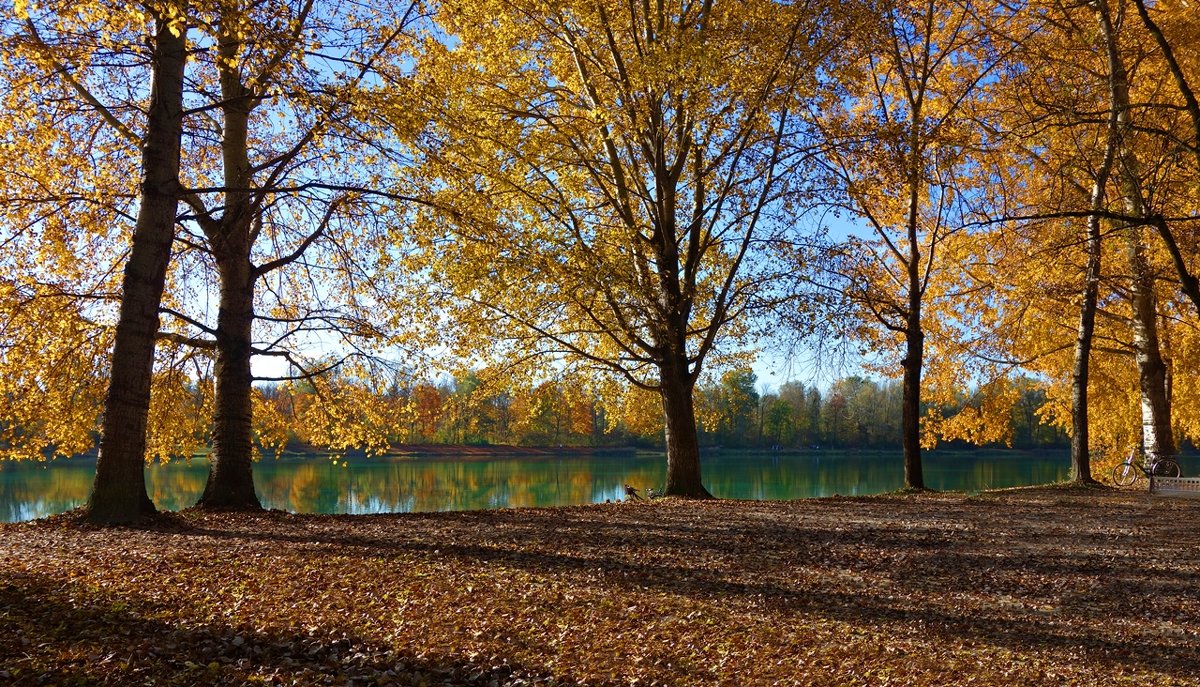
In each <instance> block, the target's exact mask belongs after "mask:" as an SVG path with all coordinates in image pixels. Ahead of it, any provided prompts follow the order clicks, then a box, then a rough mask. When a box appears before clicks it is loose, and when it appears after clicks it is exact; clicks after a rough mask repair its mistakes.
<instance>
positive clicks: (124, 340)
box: [85, 19, 187, 523]
mask: <svg viewBox="0 0 1200 687" xmlns="http://www.w3.org/2000/svg"><path fill="white" fill-rule="evenodd" d="M172 28H173V29H174V32H173V31H172ZM172 28H168V24H167V22H166V21H164V20H162V19H158V20H157V21H156V27H155V44H154V58H153V67H152V77H151V79H152V81H151V94H150V107H149V110H148V112H147V120H146V138H145V146H144V148H143V149H142V172H143V179H142V189H141V193H142V197H141V206H140V207H139V208H138V215H137V223H136V225H135V228H134V234H133V245H132V248H131V250H130V255H129V262H127V263H126V265H125V274H124V278H123V282H122V289H123V290H122V294H121V311H120V315H119V319H118V320H117V330H116V340H115V342H114V345H113V354H112V365H111V367H110V372H109V386H108V395H107V397H106V398H105V403H104V424H103V428H102V431H103V435H102V437H101V440H100V455H99V457H98V458H97V460H96V479H95V482H94V483H93V485H92V494H91V498H90V499H89V500H88V504H87V506H86V510H85V517H86V519H87V520H89V521H91V522H97V523H121V522H132V521H134V520H137V519H138V518H139V517H142V516H144V515H147V514H153V513H154V512H155V509H154V504H153V502H151V500H150V497H149V496H148V495H147V494H146V477H145V460H146V424H147V417H148V414H149V409H150V379H151V373H152V371H153V368H154V341H155V335H156V334H157V332H158V308H159V304H160V302H161V300H162V293H163V288H164V285H165V282H166V274H167V266H168V264H169V263H170V260H171V243H172V241H173V240H174V237H175V216H176V211H177V206H178V203H179V193H180V190H179V159H180V141H181V138H182V134H183V78H184V68H185V64H186V60H187V52H186V42H187V41H186V34H187V28H186V26H184V25H180V24H176V25H175V26H174V27H172ZM176 32H177V34H178V35H176Z"/></svg>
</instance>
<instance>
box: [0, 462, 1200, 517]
mask: <svg viewBox="0 0 1200 687" xmlns="http://www.w3.org/2000/svg"><path fill="white" fill-rule="evenodd" d="M665 462H666V461H665V460H664V459H663V457H662V456H661V455H654V454H639V455H637V456H633V455H629V454H626V455H615V456H601V457H571V458H497V459H490V460H480V459H476V458H472V459H469V460H455V459H444V458H438V459H428V458H422V459H413V458H405V457H400V458H373V459H366V458H357V459H353V458H352V459H349V460H345V459H339V460H338V461H337V462H336V463H335V462H334V461H333V460H330V459H329V458H326V457H311V458H307V459H299V458H285V459H282V460H276V459H272V458H266V459H264V460H262V461H261V462H259V463H256V464H255V466H254V470H255V475H254V477H255V485H256V487H257V489H258V494H259V498H260V499H261V500H262V502H263V505H264V506H266V507H267V508H277V509H280V510H287V511H292V512H300V513H358V514H361V513H381V512H414V511H445V510H474V509H481V508H504V507H530V506H553V505H569V504H580V503H603V502H604V501H605V500H612V501H618V500H622V499H624V498H625V490H624V485H625V484H631V485H633V486H634V487H637V488H638V490H639V491H640V492H641V493H642V494H643V495H645V493H646V491H647V490H648V489H649V488H651V487H653V488H661V487H662V484H663V481H664V479H665V472H666V466H665ZM1190 462H1197V463H1200V460H1195V459H1192V460H1188V459H1185V460H1184V461H1183V463H1184V474H1196V469H1197V468H1200V465H1190V464H1189V463H1190ZM1068 468H1069V466H1068V461H1067V454H1066V451H1065V450H1064V451H1059V452H1054V453H1048V454H1040V455H1039V454H1029V453H1018V452H999V451H978V452H939V451H935V452H933V453H930V454H927V456H926V459H925V476H926V482H927V483H928V485H929V486H930V487H932V488H934V489H943V490H966V491H979V490H981V489H994V488H1002V487H1011V486H1019V485H1025V484H1040V483H1046V482H1055V481H1060V480H1063V479H1066V477H1067V473H1068ZM702 472H703V475H704V483H705V485H706V486H707V487H708V489H709V491H711V492H712V493H713V494H714V495H715V496H719V497H723V498H738V499H759V500H772V499H793V498H805V497H814V496H830V495H833V494H841V495H846V496H850V495H865V494H878V493H881V492H885V491H891V490H893V489H898V488H899V487H900V486H901V484H902V482H903V466H902V462H901V458H900V453H899V451H896V452H871V453H854V452H833V451H822V452H806V453H799V454H778V453H756V454H745V453H736V454H735V453H728V452H726V453H713V454H708V455H705V456H704V459H703V468H702ZM94 474H95V464H94V462H92V461H88V460H83V459H71V460H65V461H54V462H51V463H48V464H47V463H0V521H8V522H12V521H17V520H29V519H33V518H37V517H44V516H46V515H52V514H54V513H61V512H63V511H65V510H69V509H71V508H74V507H76V506H79V505H82V504H83V503H84V502H85V501H86V499H87V495H88V491H89V490H90V489H91V484H92V478H93V477H94ZM207 474H208V465H207V463H206V462H205V461H204V460H202V459H196V460H193V461H191V462H190V463H188V462H184V461H179V462H175V463H171V464H168V465H152V466H150V467H148V468H147V469H146V479H147V488H148V490H149V492H150V496H151V498H152V499H153V500H154V502H155V504H156V505H158V507H159V508H161V509H164V510H180V509H182V508H187V507H188V506H191V505H192V504H194V503H195V502H196V499H198V498H199V496H200V492H201V491H202V490H203V488H204V482H205V479H206V478H207Z"/></svg>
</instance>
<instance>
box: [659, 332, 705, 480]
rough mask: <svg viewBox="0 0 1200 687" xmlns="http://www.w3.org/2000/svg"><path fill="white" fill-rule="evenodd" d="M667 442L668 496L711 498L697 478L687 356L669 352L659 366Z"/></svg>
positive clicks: (696, 444)
mask: <svg viewBox="0 0 1200 687" xmlns="http://www.w3.org/2000/svg"><path fill="white" fill-rule="evenodd" d="M659 373H660V382H661V387H660V390H659V393H660V395H661V397H662V406H663V418H664V420H665V425H666V444H667V485H666V488H665V490H664V491H665V493H666V494H667V496H686V497H689V498H711V497H712V494H710V493H708V490H707V489H705V488H704V484H703V483H702V482H701V481H700V441H699V439H698V437H697V434H696V410H695V406H694V404H693V401H692V391H693V388H694V386H695V385H694V382H693V379H692V375H691V374H690V372H689V370H688V363H687V358H686V356H684V355H682V354H675V355H668V356H667V358H666V359H665V360H664V361H663V362H662V364H661V365H660V366H659Z"/></svg>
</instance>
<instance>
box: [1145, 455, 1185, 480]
mask: <svg viewBox="0 0 1200 687" xmlns="http://www.w3.org/2000/svg"><path fill="white" fill-rule="evenodd" d="M1150 470H1151V472H1152V473H1153V474H1154V476H1155V477H1178V476H1180V475H1182V474H1183V470H1181V469H1180V468H1179V463H1176V462H1175V461H1174V460H1173V459H1171V458H1163V459H1162V460H1160V461H1158V462H1157V463H1155V464H1154V467H1152V468H1150Z"/></svg>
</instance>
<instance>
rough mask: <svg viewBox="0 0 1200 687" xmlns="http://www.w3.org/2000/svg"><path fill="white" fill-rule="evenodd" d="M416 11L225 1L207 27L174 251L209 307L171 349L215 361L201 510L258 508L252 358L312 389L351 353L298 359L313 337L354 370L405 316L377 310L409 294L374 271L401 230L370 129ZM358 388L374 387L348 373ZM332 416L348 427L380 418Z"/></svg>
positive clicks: (333, 395)
mask: <svg viewBox="0 0 1200 687" xmlns="http://www.w3.org/2000/svg"><path fill="white" fill-rule="evenodd" d="M415 9H416V8H415V5H411V4H410V5H407V6H404V7H400V8H399V9H398V10H397V11H396V13H394V14H393V13H392V11H391V9H389V10H387V11H384V10H380V11H379V12H376V13H368V14H367V15H365V16H361V17H360V16H356V15H355V14H354V10H353V8H349V7H343V6H339V5H335V4H333V3H324V2H317V0H298V1H295V2H290V1H287V0H281V1H280V2H266V3H245V2H240V1H238V0H223V1H222V2H219V3H217V4H216V6H215V10H214V15H213V17H212V18H211V21H209V22H207V23H205V24H204V25H203V26H202V27H201V29H202V33H203V35H204V40H205V41H207V42H208V43H210V44H211V49H208V50H206V51H204V52H203V53H202V55H201V56H199V57H198V58H197V60H196V69H195V73H194V75H193V77H192V78H193V88H192V91H191V93H192V97H193V98H195V99H196V100H197V101H198V102H197V105H196V110H197V112H198V113H203V115H204V116H197V117H196V118H195V119H194V122H193V124H192V126H190V127H189V129H188V132H187V133H188V135H187V138H186V140H185V143H186V146H187V151H188V158H187V161H188V168H187V169H186V170H185V172H186V173H185V179H186V181H187V183H188V185H189V189H188V193H186V195H185V196H184V200H185V202H186V203H187V205H188V207H189V210H190V213H189V215H188V217H187V218H186V220H187V221H186V223H185V228H187V230H188V231H187V233H186V234H185V236H184V237H183V238H182V239H181V241H182V242H183V243H184V244H185V245H186V246H187V247H188V248H189V250H188V251H187V253H186V254H185V255H182V256H181V259H180V263H181V265H180V268H179V273H180V277H179V281H180V282H181V286H182V285H184V284H187V283H189V282H190V283H196V282H199V283H201V284H204V285H205V287H204V288H205V289H208V290H210V292H211V295H212V300H215V302H216V308H215V312H212V311H211V309H206V308H204V307H203V303H204V302H206V300H200V299H195V298H179V299H177V300H176V301H173V302H172V304H171V305H172V307H170V308H168V310H167V312H169V314H170V315H171V316H172V329H171V334H172V336H173V337H174V338H175V339H176V340H181V341H185V342H187V343H190V344H192V345H194V346H196V347H198V348H200V349H203V350H207V351H209V352H210V354H211V356H212V360H213V374H212V377H213V379H214V381H215V398H214V404H213V407H214V416H213V422H212V435H211V436H212V453H211V455H210V474H209V480H208V483H207V485H206V487H205V490H204V494H203V495H202V496H201V498H200V502H199V505H200V506H202V507H209V508H221V509H227V508H235V509H240V508H246V509H257V508H260V507H261V506H260V504H259V501H258V498H257V495H256V494H255V492H254V483H253V479H252V461H253V457H254V452H255V443H256V436H255V434H256V432H255V425H254V422H253V419H254V408H255V404H256V401H257V400H258V399H257V394H256V392H255V391H254V388H253V383H254V381H255V380H256V379H262V378H263V375H257V376H256V375H255V374H254V373H253V371H252V369H251V361H252V359H254V358H255V357H259V358H268V357H272V356H273V357H276V358H277V359H279V360H282V361H285V362H286V367H287V368H288V369H289V370H290V371H289V372H286V373H279V374H276V375H267V377H272V378H274V379H275V380H276V381H280V380H283V379H286V378H288V377H293V378H294V377H313V376H318V375H320V374H321V373H322V372H327V371H329V370H331V369H332V368H333V367H335V366H337V365H338V364H339V363H340V362H342V361H344V360H345V359H346V354H344V353H343V354H340V355H339V356H335V357H336V359H334V360H330V359H329V357H328V356H324V355H323V354H321V355H316V356H312V355H309V356H306V355H304V353H303V348H304V346H306V345H313V338H314V335H315V336H316V337H324V341H323V343H322V345H323V346H332V345H334V344H335V343H337V344H341V345H342V346H344V347H345V348H344V349H343V351H347V350H348V352H349V355H350V356H360V354H365V353H366V352H367V351H366V350H365V349H364V347H369V346H371V342H372V341H374V342H381V341H383V340H384V339H385V332H388V331H395V330H396V329H395V327H393V326H392V325H393V324H394V322H395V317H394V316H389V315H388V313H389V312H397V311H394V310H389V309H385V308H381V307H380V303H381V302H384V301H386V300H387V299H389V298H391V297H392V296H393V295H394V294H396V293H399V292H400V289H399V288H394V287H395V283H392V282H390V281H389V280H390V278H391V276H392V273H391V272H390V271H389V270H387V269H386V267H383V268H380V267H379V265H380V262H379V261H380V260H383V261H384V262H386V261H387V260H388V259H389V256H388V255H387V254H386V248H385V247H386V246H387V245H388V244H389V241H388V240H387V239H386V238H385V236H386V233H387V232H388V231H390V230H392V229H393V227H394V223H396V222H399V221H401V220H400V219H399V217H398V216H397V215H396V214H393V212H392V209H391V208H392V206H390V205H389V203H390V202H391V199H390V198H388V197H387V194H386V193H385V192H384V191H383V190H382V189H383V188H384V187H385V186H386V185H387V182H386V181H385V180H384V176H383V175H384V174H385V172H383V171H381V170H384V169H386V168H387V167H389V166H392V165H395V164H398V163H399V161H398V160H396V159H395V158H394V157H391V154H390V152H389V148H388V147H387V146H385V145H384V143H383V142H382V141H381V139H380V138H379V137H378V136H374V135H373V134H372V133H371V132H372V131H373V130H375V127H372V126H371V125H368V124H367V123H366V122H367V120H369V118H370V113H371V112H372V107H374V105H372V104H368V101H369V99H370V94H369V93H368V91H370V90H371V88H370V87H369V85H368V84H375V83H377V82H378V81H379V80H380V79H382V78H384V77H383V76H381V71H382V70H383V69H385V68H390V69H391V70H392V71H391V72H390V76H391V78H395V79H401V80H402V79H403V78H404V76H403V69H404V67H403V66H402V62H403V60H402V59H401V57H400V56H401V55H402V54H403V45H402V40H401V38H402V35H403V32H404V31H405V30H406V28H407V26H408V23H409V22H410V21H411V20H412V19H414V18H415V17H416V12H415ZM393 124H394V121H393ZM389 131H390V132H391V133H392V134H399V133H402V132H400V130H399V129H397V128H392V129H389ZM368 237H372V238H368ZM183 293H184V294H187V293H188V292H187V291H184V292H183ZM191 295H194V293H192V294H191ZM358 374H373V372H365V371H361V372H360V371H352V372H350V375H351V376H354V375H358ZM317 388H318V390H320V389H328V391H329V392H328V393H325V394H319V395H318V399H325V400H330V401H332V400H333V399H342V400H343V402H348V401H349V397H347V396H345V395H344V394H343V393H342V391H344V390H347V389H349V388H350V387H345V386H344V385H340V384H339V383H338V381H337V380H336V379H335V380H332V381H330V382H328V383H324V384H321V383H318V384H317ZM366 398H367V397H359V398H358V399H357V400H358V402H362V401H364V400H366ZM371 398H374V397H371ZM260 405H261V404H260ZM319 407H320V406H319V405H317V406H310V407H309V410H311V411H314V412H315V411H316V410H317V409H318V408H319ZM359 410H361V409H359ZM331 412H332V416H335V417H337V418H340V419H341V420H347V419H351V418H355V417H363V418H366V417H367V416H368V415H373V414H372V413H368V414H367V415H360V414H359V412H358V411H357V410H348V409H347V410H334V411H331ZM352 428H353V426H352V425H346V424H342V425H340V427H339V431H338V432H337V433H336V434H337V436H336V438H335V440H336V442H337V443H338V445H339V446H340V445H342V444H344V443H346V442H350V441H352V440H351V438H350V436H349V433H350V432H351V430H352ZM362 429H363V432H364V433H363V436H362V437H360V439H361V440H362V441H364V442H367V441H373V442H378V441H379V437H380V436H381V432H383V433H386V432H385V431H384V430H382V429H380V428H377V427H376V423H375V422H374V421H372V422H370V423H368V425H367V426H363V427H362ZM368 437H374V438H373V439H368Z"/></svg>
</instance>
